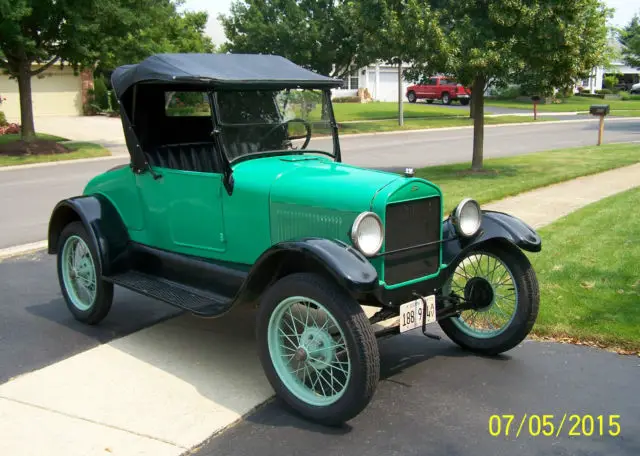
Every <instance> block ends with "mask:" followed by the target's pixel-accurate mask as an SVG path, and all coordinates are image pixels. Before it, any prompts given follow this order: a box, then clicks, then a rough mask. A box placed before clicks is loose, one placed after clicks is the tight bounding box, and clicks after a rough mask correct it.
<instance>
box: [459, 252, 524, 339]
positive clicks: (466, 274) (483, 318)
mask: <svg viewBox="0 0 640 456" xmlns="http://www.w3.org/2000/svg"><path fill="white" fill-rule="evenodd" d="M450 292H452V293H455V294H456V295H458V296H462V297H464V300H465V302H467V303H470V304H471V305H472V306H474V308H473V309H470V310H465V311H464V312H462V313H461V314H460V317H458V318H455V319H453V320H452V321H453V322H454V323H455V325H456V326H457V327H458V328H459V329H460V330H461V331H463V332H464V333H466V334H468V335H470V336H472V337H478V338H489V337H495V336H497V335H498V334H500V333H502V332H504V331H505V330H506V329H507V328H508V327H509V325H510V324H511V322H512V321H513V318H514V317H515V315H516V310H517V307H518V290H517V289H516V286H515V279H514V277H513V273H512V272H511V271H510V270H509V268H508V267H507V265H506V264H505V263H504V262H503V261H502V260H500V258H498V257H496V256H495V255H493V254H491V253H486V252H482V253H477V254H474V255H470V256H468V257H467V258H466V259H465V260H464V261H463V262H461V263H460V264H458V266H457V267H456V269H455V271H454V273H453V277H452V278H451V282H450Z"/></svg>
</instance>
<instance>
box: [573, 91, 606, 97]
mask: <svg viewBox="0 0 640 456" xmlns="http://www.w3.org/2000/svg"><path fill="white" fill-rule="evenodd" d="M576 97H586V98H604V95H599V94H597V93H589V92H582V93H577V94H576Z"/></svg>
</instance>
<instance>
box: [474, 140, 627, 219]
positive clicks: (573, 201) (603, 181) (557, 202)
mask: <svg viewBox="0 0 640 456" xmlns="http://www.w3.org/2000/svg"><path fill="white" fill-rule="evenodd" d="M638 149H639V154H640V147H639V148H638ZM638 186H640V163H636V164H635V165H631V166H626V167H624V168H618V169H614V170H611V171H606V172H604V173H599V174H593V175H591V176H584V177H579V178H577V179H574V180H570V181H567V182H562V183H559V184H555V185H550V186H548V187H543V188H539V189H537V190H532V191H530V192H526V193H521V194H519V195H516V196H512V197H510V198H505V199H502V200H500V201H496V202H493V203H490V204H487V205H484V206H483V208H484V209H489V210H492V211H499V212H506V213H509V214H513V215H515V216H516V217H519V218H521V219H522V220H524V221H526V222H527V223H528V224H529V225H531V226H532V227H533V228H540V227H542V226H545V225H548V224H549V223H551V222H553V221H555V220H557V219H559V218H560V217H564V216H565V215H567V214H569V213H570V212H573V211H575V210H578V209H580V208H581V207H584V206H586V205H588V204H591V203H595V202H596V201H599V200H601V199H603V198H606V197H608V196H611V195H615V194H616V193H620V192H624V191H625V190H629V189H631V188H634V187H638Z"/></svg>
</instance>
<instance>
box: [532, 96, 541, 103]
mask: <svg viewBox="0 0 640 456" xmlns="http://www.w3.org/2000/svg"><path fill="white" fill-rule="evenodd" d="M531 100H532V101H534V102H536V103H537V102H539V101H540V100H542V97H541V96H540V95H534V96H532V97H531Z"/></svg>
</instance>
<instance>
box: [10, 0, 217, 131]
mask: <svg viewBox="0 0 640 456" xmlns="http://www.w3.org/2000/svg"><path fill="white" fill-rule="evenodd" d="M179 5H180V3H178V2H175V1H172V0H0V67H1V68H3V69H4V70H5V71H6V72H7V73H8V74H9V75H10V76H11V77H14V78H15V79H17V81H18V87H19V91H20V111H21V123H22V135H23V138H24V139H32V138H33V137H34V136H35V132H34V126H33V110H32V103H31V78H32V77H33V76H36V75H38V74H40V73H42V72H44V71H46V70H47V69H48V68H50V67H52V66H53V65H56V64H59V65H60V66H62V65H70V66H72V67H73V68H74V69H76V70H77V69H79V68H81V67H83V66H88V67H93V66H94V65H95V64H96V63H97V62H101V64H102V65H103V66H105V65H106V66H111V65H112V66H115V65H117V64H120V63H125V62H126V63H131V62H134V61H137V60H140V59H141V58H144V57H146V56H148V55H150V54H152V53H155V52H171V51H178V50H181V51H192V50H200V51H207V50H208V49H210V48H211V42H210V40H209V39H208V38H205V37H204V36H203V34H202V32H203V30H204V25H205V23H206V19H207V18H206V13H184V14H180V13H178V11H177V7H178V6H179ZM34 65H35V66H34Z"/></svg>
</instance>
